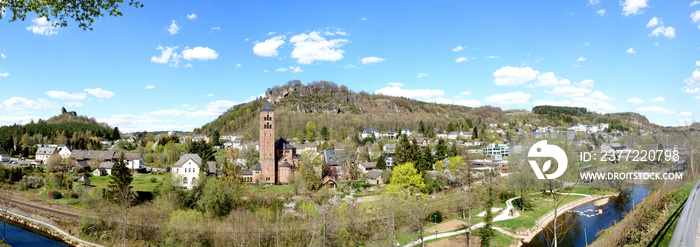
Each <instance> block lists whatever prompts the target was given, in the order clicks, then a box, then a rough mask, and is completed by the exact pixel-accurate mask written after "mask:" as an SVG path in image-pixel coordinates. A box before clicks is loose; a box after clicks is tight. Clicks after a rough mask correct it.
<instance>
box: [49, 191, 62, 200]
mask: <svg viewBox="0 0 700 247" xmlns="http://www.w3.org/2000/svg"><path fill="white" fill-rule="evenodd" d="M49 197H50V198H53V199H61V198H63V195H61V192H60V191H58V190H50V191H49Z"/></svg>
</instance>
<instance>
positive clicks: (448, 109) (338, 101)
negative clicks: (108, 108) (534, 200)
mask: <svg viewBox="0 0 700 247" xmlns="http://www.w3.org/2000/svg"><path fill="white" fill-rule="evenodd" d="M265 99H268V100H269V101H270V103H271V104H272V106H273V108H274V109H275V117H276V121H275V125H276V126H275V127H276V128H275V129H276V130H275V135H276V136H277V137H285V138H294V137H296V138H300V139H306V138H307V133H308V132H307V129H312V130H314V131H312V132H313V133H314V134H315V137H319V135H320V130H321V128H323V127H326V128H328V130H329V138H331V139H336V140H337V139H343V138H346V137H348V136H351V135H352V134H355V133H357V132H358V131H359V130H361V129H362V128H363V127H365V126H373V127H376V128H377V129H379V130H380V131H387V130H399V129H402V128H410V129H412V130H413V131H420V125H421V122H422V123H423V126H424V128H423V129H424V131H425V132H426V133H427V132H432V131H431V130H432V129H433V128H437V129H440V130H448V131H452V130H464V131H469V130H471V128H473V127H474V126H478V128H482V127H481V126H483V124H485V123H491V122H493V123H499V124H500V123H518V124H525V123H529V124H531V125H533V126H559V127H568V126H571V125H572V124H573V123H583V124H593V123H599V122H605V123H614V124H615V125H616V126H620V129H624V128H627V129H637V128H648V127H652V128H653V127H654V125H652V124H649V122H648V120H647V119H646V117H644V116H642V115H639V114H636V113H615V114H605V115H601V114H597V113H595V112H590V111H588V110H586V109H585V108H582V109H578V110H579V112H578V113H575V114H574V113H567V112H555V111H551V109H558V108H559V107H550V108H549V109H550V111H548V112H539V114H538V113H533V112H529V111H524V110H511V111H508V112H504V111H502V110H501V108H498V107H492V106H482V107H477V108H471V107H466V106H460V105H448V104H437V103H427V102H422V101H418V100H413V99H408V98H404V97H393V96H385V95H376V94H369V93H367V92H353V91H352V90H349V89H348V88H347V87H345V86H338V85H336V84H335V83H333V82H327V81H320V82H312V83H309V84H307V85H302V84H301V83H300V82H299V81H290V82H288V83H287V84H285V85H283V86H275V87H273V88H270V89H268V90H267V92H265V94H264V96H263V97H262V98H260V99H258V100H254V101H251V102H248V103H244V104H240V105H236V106H234V107H232V108H230V109H229V110H228V111H226V112H224V113H223V114H222V115H221V116H219V117H218V118H217V119H215V120H214V121H212V122H210V123H208V124H206V125H204V126H202V127H201V128H199V129H195V130H194V132H195V133H202V134H211V133H212V132H213V131H215V130H217V131H219V132H220V133H221V134H222V135H225V134H236V135H243V136H244V137H245V138H246V140H257V139H258V131H259V125H258V124H259V123H258V119H259V112H260V108H261V107H262V104H263V102H264V100H265ZM559 110H560V111H561V109H559ZM565 120H566V121H565ZM633 121H636V122H633Z"/></svg>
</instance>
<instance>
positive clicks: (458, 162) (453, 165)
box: [448, 155, 464, 171]
mask: <svg viewBox="0 0 700 247" xmlns="http://www.w3.org/2000/svg"><path fill="white" fill-rule="evenodd" d="M463 166H464V163H463V162H462V157H461V156H459V155H457V156H452V157H450V164H449V167H448V168H449V169H450V170H451V171H456V170H459V169H462V167H463Z"/></svg>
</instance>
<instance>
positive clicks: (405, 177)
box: [386, 162, 425, 193]
mask: <svg viewBox="0 0 700 247" xmlns="http://www.w3.org/2000/svg"><path fill="white" fill-rule="evenodd" d="M386 187H387V191H388V192H389V193H399V192H400V191H401V190H403V189H406V190H408V191H409V192H410V193H417V192H420V191H422V190H423V189H424V188H425V181H424V180H423V176H421V174H420V173H418V170H416V168H415V167H413V164H412V163H410V162H407V163H404V164H401V165H398V166H397V167H394V169H393V170H392V172H391V181H390V183H389V185H387V186H386Z"/></svg>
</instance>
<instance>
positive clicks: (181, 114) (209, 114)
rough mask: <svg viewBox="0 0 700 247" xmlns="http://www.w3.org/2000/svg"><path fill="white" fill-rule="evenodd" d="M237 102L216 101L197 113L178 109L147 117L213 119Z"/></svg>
mask: <svg viewBox="0 0 700 247" xmlns="http://www.w3.org/2000/svg"><path fill="white" fill-rule="evenodd" d="M236 104H238V102H235V101H230V100H217V101H212V102H209V104H207V108H206V109H204V110H198V111H186V110H180V109H171V110H160V111H153V112H149V113H148V114H149V115H153V116H157V117H177V118H214V117H217V116H219V115H221V113H223V112H224V111H226V110H228V109H229V108H231V107H232V106H234V105H236Z"/></svg>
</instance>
